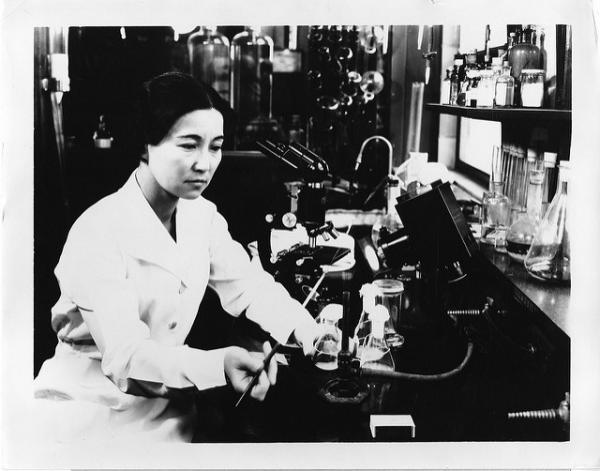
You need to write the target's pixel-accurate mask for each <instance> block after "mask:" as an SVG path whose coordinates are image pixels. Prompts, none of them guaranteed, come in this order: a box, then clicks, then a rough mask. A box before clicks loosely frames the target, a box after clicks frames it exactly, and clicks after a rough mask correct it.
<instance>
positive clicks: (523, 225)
mask: <svg viewBox="0 0 600 471" xmlns="http://www.w3.org/2000/svg"><path fill="white" fill-rule="evenodd" d="M528 163H529V165H528V166H529V187H528V189H527V209H526V211H525V212H524V213H522V214H521V215H520V216H519V217H518V218H517V220H516V221H515V222H513V223H512V224H511V226H510V228H509V229H508V232H507V233H506V251H507V252H508V255H510V257H511V258H512V259H513V260H517V261H519V262H522V261H523V260H525V255H527V251H528V250H529V247H531V243H532V241H533V237H534V236H535V232H536V230H537V228H538V225H539V222H540V218H541V212H542V184H543V182H544V161H543V160H542V159H540V158H534V159H532V160H529V162H528Z"/></svg>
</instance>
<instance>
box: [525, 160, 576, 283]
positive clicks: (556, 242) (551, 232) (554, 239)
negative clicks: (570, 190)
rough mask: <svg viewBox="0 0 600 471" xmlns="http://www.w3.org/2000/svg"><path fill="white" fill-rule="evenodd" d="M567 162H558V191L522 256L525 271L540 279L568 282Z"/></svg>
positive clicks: (569, 251)
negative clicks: (525, 252)
mask: <svg viewBox="0 0 600 471" xmlns="http://www.w3.org/2000/svg"><path fill="white" fill-rule="evenodd" d="M568 182H569V164H568V162H561V164H560V166H559V185H558V191H557V192H556V195H554V198H553V199H552V202H551V203H550V205H549V206H548V210H547V211H546V215H545V216H544V218H543V219H542V222H541V223H540V225H539V228H538V230H537V232H536V234H535V237H534V239H533V243H532V244H531V247H530V249H529V252H527V256H526V257H525V268H526V269H527V272H528V273H529V274H530V275H531V276H533V277H534V278H537V279H539V280H542V281H554V282H562V283H571V247H570V242H569V220H568V217H567V214H568V213H567V187H568Z"/></svg>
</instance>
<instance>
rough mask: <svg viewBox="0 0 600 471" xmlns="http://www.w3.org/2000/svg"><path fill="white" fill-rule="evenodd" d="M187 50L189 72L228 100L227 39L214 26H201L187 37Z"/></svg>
mask: <svg viewBox="0 0 600 471" xmlns="http://www.w3.org/2000/svg"><path fill="white" fill-rule="evenodd" d="M188 52H189V56H190V67H191V74H192V75H193V76H194V77H195V78H197V79H198V80H201V81H202V82H204V83H206V84H208V85H210V86H211V87H213V88H214V89H215V90H216V91H217V93H218V94H219V95H221V97H222V98H223V99H224V100H227V101H229V99H230V92H229V86H230V78H229V72H230V57H229V39H227V37H226V36H224V35H222V34H220V33H218V32H217V28H216V26H201V27H200V31H198V32H197V33H194V34H192V35H191V36H190V37H189V39H188Z"/></svg>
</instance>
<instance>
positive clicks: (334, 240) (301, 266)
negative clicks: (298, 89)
mask: <svg viewBox="0 0 600 471" xmlns="http://www.w3.org/2000/svg"><path fill="white" fill-rule="evenodd" d="M257 146H258V148H259V149H260V150H261V151H262V152H263V153H264V154H265V155H267V156H269V157H273V158H275V159H277V160H278V161H280V162H283V163H284V164H285V165H287V166H288V167H291V168H292V169H294V171H295V173H297V174H298V177H299V179H300V181H295V182H288V183H286V188H287V191H288V195H289V197H290V207H289V208H288V210H287V211H285V212H283V213H277V212H273V213H268V214H266V216H265V226H264V231H263V233H262V235H261V238H260V240H259V241H258V252H259V257H260V260H261V263H262V265H263V268H264V269H265V270H267V271H268V272H270V273H271V274H272V275H273V276H274V278H275V279H276V280H277V281H278V282H280V283H281V284H282V285H283V286H285V288H286V289H287V290H288V291H289V293H290V294H291V295H292V296H293V297H294V298H296V299H298V300H301V299H304V298H306V295H307V290H309V288H310V287H312V286H314V285H315V283H316V282H317V281H318V279H319V278H320V277H321V275H322V274H323V271H324V270H329V271H336V270H344V269H348V268H351V267H352V266H353V264H354V256H353V252H354V239H353V238H352V237H351V236H350V235H348V234H340V233H339V232H338V231H337V230H336V229H335V228H334V226H333V224H332V223H331V222H330V221H325V198H326V194H327V191H328V190H329V189H331V185H329V186H327V184H328V182H330V181H331V179H332V175H331V173H330V169H329V166H328V164H327V162H326V161H325V160H324V159H323V158H321V157H320V156H318V155H317V154H315V153H314V152H312V151H311V150H310V149H308V148H306V147H304V146H302V145H300V144H295V143H294V144H289V145H287V144H281V143H274V142H272V141H269V140H265V141H258V142H257Z"/></svg>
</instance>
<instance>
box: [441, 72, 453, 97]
mask: <svg viewBox="0 0 600 471" xmlns="http://www.w3.org/2000/svg"><path fill="white" fill-rule="evenodd" d="M451 72H452V70H451V69H446V78H445V79H444V80H443V81H442V88H441V91H440V104H442V105H449V104H450V73H451Z"/></svg>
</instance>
